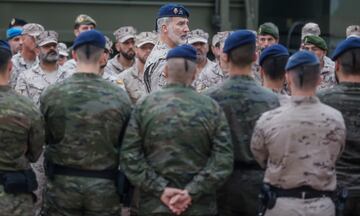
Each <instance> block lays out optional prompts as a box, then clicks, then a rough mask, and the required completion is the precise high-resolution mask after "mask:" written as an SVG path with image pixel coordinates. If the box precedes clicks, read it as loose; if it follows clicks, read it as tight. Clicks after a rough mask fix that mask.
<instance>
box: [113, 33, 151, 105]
mask: <svg viewBox="0 0 360 216" xmlns="http://www.w3.org/2000/svg"><path fill="white" fill-rule="evenodd" d="M156 40H157V36H156V34H154V33H152V32H141V33H140V34H139V35H136V38H135V53H136V61H135V64H134V65H133V66H132V67H131V68H129V69H126V70H125V71H124V72H123V73H121V74H120V77H121V78H122V80H123V82H124V85H125V89H126V91H127V93H128V95H129V96H130V99H131V101H132V102H133V103H136V102H137V101H138V100H139V99H140V98H141V97H142V96H143V95H145V94H146V90H145V83H144V65H145V62H146V59H147V58H148V57H149V55H150V53H151V50H152V49H153V48H154V45H155V43H156ZM119 82H121V79H120V80H119Z"/></svg>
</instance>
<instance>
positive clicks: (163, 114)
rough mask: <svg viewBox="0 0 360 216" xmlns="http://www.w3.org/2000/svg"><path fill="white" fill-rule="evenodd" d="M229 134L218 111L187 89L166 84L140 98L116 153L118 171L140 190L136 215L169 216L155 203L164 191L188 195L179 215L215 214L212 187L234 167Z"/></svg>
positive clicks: (208, 101)
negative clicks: (162, 215) (187, 204)
mask: <svg viewBox="0 0 360 216" xmlns="http://www.w3.org/2000/svg"><path fill="white" fill-rule="evenodd" d="M229 133H230V131H229V126H228V124H227V122H226V118H225V115H224V113H223V112H222V110H221V108H220V107H219V106H218V105H217V104H216V102H215V101H213V100H211V99H210V98H208V97H206V96H202V95H199V94H198V93H197V92H196V91H195V90H194V89H193V88H191V87H185V86H184V85H180V84H169V85H167V86H165V87H164V88H163V89H161V90H159V91H156V92H154V93H152V94H150V95H149V96H147V97H145V98H144V99H142V100H140V101H139V102H138V104H137V106H136V108H135V110H134V112H133V114H132V116H131V119H130V122H129V126H128V128H127V131H126V134H125V138H124V143H123V146H122V149H121V164H122V169H123V170H124V171H125V173H126V175H127V176H128V178H129V179H130V181H131V182H132V183H133V184H135V185H136V186H138V187H139V188H140V209H139V212H140V215H150V214H154V213H167V214H170V210H169V209H167V207H165V206H164V205H163V204H162V202H161V201H160V196H161V194H162V192H163V190H164V188H165V187H175V188H180V189H187V190H188V191H189V193H190V195H191V196H192V199H193V201H192V205H191V206H190V207H189V209H188V210H187V211H186V212H184V214H183V215H215V214H216V212H217V208H216V189H217V188H218V187H219V186H220V185H221V184H222V183H223V182H224V181H225V179H226V177H228V176H229V175H230V173H231V171H232V166H233V152H232V144H231V141H230V134H229ZM194 134H196V136H194Z"/></svg>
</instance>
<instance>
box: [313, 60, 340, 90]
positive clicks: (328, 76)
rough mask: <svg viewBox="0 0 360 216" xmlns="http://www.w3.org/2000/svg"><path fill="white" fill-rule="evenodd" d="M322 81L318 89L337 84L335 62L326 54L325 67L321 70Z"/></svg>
mask: <svg viewBox="0 0 360 216" xmlns="http://www.w3.org/2000/svg"><path fill="white" fill-rule="evenodd" d="M320 76H321V83H320V85H319V86H318V87H317V90H321V89H325V88H331V87H333V86H334V85H335V84H336V80H335V62H333V61H332V60H331V59H330V58H329V57H327V56H324V67H323V68H321V71H320Z"/></svg>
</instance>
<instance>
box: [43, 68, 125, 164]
mask: <svg viewBox="0 0 360 216" xmlns="http://www.w3.org/2000/svg"><path fill="white" fill-rule="evenodd" d="M40 109H41V112H42V113H43V114H44V117H45V120H46V121H45V125H46V127H45V128H46V144H47V146H46V151H45V157H46V158H47V159H49V161H51V162H53V163H55V164H59V165H63V166H69V167H74V168H78V169H86V170H104V169H116V168H117V167H118V165H119V148H120V144H121V140H122V136H121V134H122V131H123V130H124V127H125V126H126V123H127V121H128V119H129V116H130V112H131V102H130V100H129V98H128V96H127V95H126V93H125V92H124V91H123V90H122V89H121V88H119V87H118V86H115V85H114V84H111V83H109V82H108V81H106V80H104V79H103V78H101V77H100V76H98V75H96V74H88V73H75V74H74V75H72V76H71V77H69V78H68V79H66V80H64V81H63V82H60V83H56V84H54V85H51V86H49V87H48V88H47V89H46V90H45V91H44V92H43V94H42V95H41V97H40Z"/></svg>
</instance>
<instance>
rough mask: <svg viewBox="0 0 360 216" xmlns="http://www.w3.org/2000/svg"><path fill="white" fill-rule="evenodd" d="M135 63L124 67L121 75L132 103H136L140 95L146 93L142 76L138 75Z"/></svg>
mask: <svg viewBox="0 0 360 216" xmlns="http://www.w3.org/2000/svg"><path fill="white" fill-rule="evenodd" d="M139 74H140V72H139V71H138V69H137V66H136V63H135V64H134V65H133V66H132V67H131V68H128V69H126V70H125V71H124V72H123V73H122V75H121V77H122V80H123V82H124V86H125V89H126V91H127V93H128V95H129V97H130V99H131V101H132V102H133V103H136V101H138V100H139V99H140V98H141V97H142V96H144V95H145V94H146V91H145V83H144V80H143V78H144V77H143V76H139Z"/></svg>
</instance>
